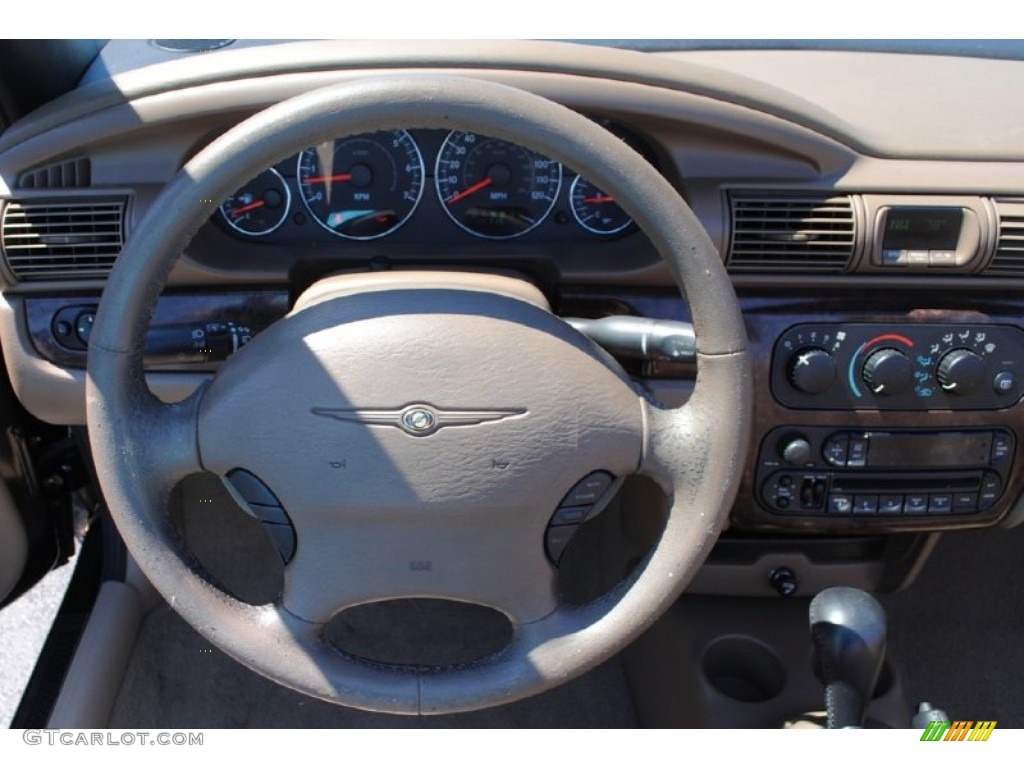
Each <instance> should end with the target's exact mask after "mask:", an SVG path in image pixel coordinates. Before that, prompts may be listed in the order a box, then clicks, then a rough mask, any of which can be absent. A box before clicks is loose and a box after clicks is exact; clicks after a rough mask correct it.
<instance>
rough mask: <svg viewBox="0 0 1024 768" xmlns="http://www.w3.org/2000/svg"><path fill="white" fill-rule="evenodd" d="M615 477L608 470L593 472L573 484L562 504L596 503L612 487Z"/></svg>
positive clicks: (577, 505)
mask: <svg viewBox="0 0 1024 768" xmlns="http://www.w3.org/2000/svg"><path fill="white" fill-rule="evenodd" d="M614 479H615V478H614V477H612V476H611V475H609V474H608V473H607V472H592V473H591V474H589V475H587V476H586V477H584V478H583V479H582V480H580V481H579V482H578V483H576V485H574V486H573V488H572V490H571V491H569V493H567V494H566V496H565V498H564V499H562V503H561V505H560V506H563V507H579V506H583V505H590V504H595V503H596V502H597V501H598V500H599V499H600V498H601V497H602V496H604V493H605V491H607V490H608V488H610V487H611V484H612V480H614Z"/></svg>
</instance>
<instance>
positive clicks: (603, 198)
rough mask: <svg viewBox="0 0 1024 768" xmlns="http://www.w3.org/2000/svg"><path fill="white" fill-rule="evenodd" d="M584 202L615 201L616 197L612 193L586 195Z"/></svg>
mask: <svg viewBox="0 0 1024 768" xmlns="http://www.w3.org/2000/svg"><path fill="white" fill-rule="evenodd" d="M583 202H584V203H612V202H615V198H614V197H612V196H611V195H594V196H593V197H584V198H583Z"/></svg>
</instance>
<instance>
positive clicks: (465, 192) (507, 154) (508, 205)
mask: <svg viewBox="0 0 1024 768" xmlns="http://www.w3.org/2000/svg"><path fill="white" fill-rule="evenodd" d="M561 184H562V166H561V165H559V164H558V163H557V162H555V161H554V160H551V159H549V158H547V157H544V156H543V155H541V154H538V153H537V152H533V151H532V150H529V149H526V148H525V147H521V146H519V145H517V144H512V143H511V142H508V141H503V140H501V139H492V138H489V137H487V136H481V135H479V134H475V133H467V132H464V131H452V132H451V133H450V134H448V138H447V139H445V141H444V144H443V145H442V147H441V151H440V153H439V154H438V156H437V194H438V196H439V197H440V198H441V204H442V206H443V207H444V209H445V211H446V212H447V213H448V215H449V216H450V217H451V219H452V221H454V222H455V223H456V224H458V225H459V226H460V227H462V228H463V229H465V230H466V231H467V232H470V233H472V234H474V235H477V236H479V237H486V238H490V239H494V240H501V239H506V238H510V237H518V236H519V235H523V234H526V233H527V232H529V231H530V230H531V229H533V228H534V227H536V226H537V225H538V224H540V223H541V222H542V221H544V219H545V218H547V216H548V214H549V213H551V209H552V208H553V207H554V205H555V199H556V198H557V197H558V190H559V188H560V187H561Z"/></svg>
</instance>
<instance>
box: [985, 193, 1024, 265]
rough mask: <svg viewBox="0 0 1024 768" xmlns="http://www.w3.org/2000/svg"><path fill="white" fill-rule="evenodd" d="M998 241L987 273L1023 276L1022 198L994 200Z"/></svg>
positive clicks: (1023, 218)
mask: <svg viewBox="0 0 1024 768" xmlns="http://www.w3.org/2000/svg"><path fill="white" fill-rule="evenodd" d="M996 209H997V210H998V211H999V241H998V243H996V255H995V256H993V257H992V263H991V264H989V267H988V269H986V270H985V274H987V275H1011V276H1014V277H1024V200H996Z"/></svg>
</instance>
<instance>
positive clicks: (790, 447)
mask: <svg viewBox="0 0 1024 768" xmlns="http://www.w3.org/2000/svg"><path fill="white" fill-rule="evenodd" d="M779 453H780V454H782V460H783V461H785V462H786V463H787V464H789V465H791V466H794V467H802V466H804V465H805V464H806V463H807V462H809V461H810V460H811V444H810V443H809V442H807V439H806V438H804V437H803V436H801V435H792V436H790V437H787V438H786V439H785V440H783V441H782V445H780V446H779Z"/></svg>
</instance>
